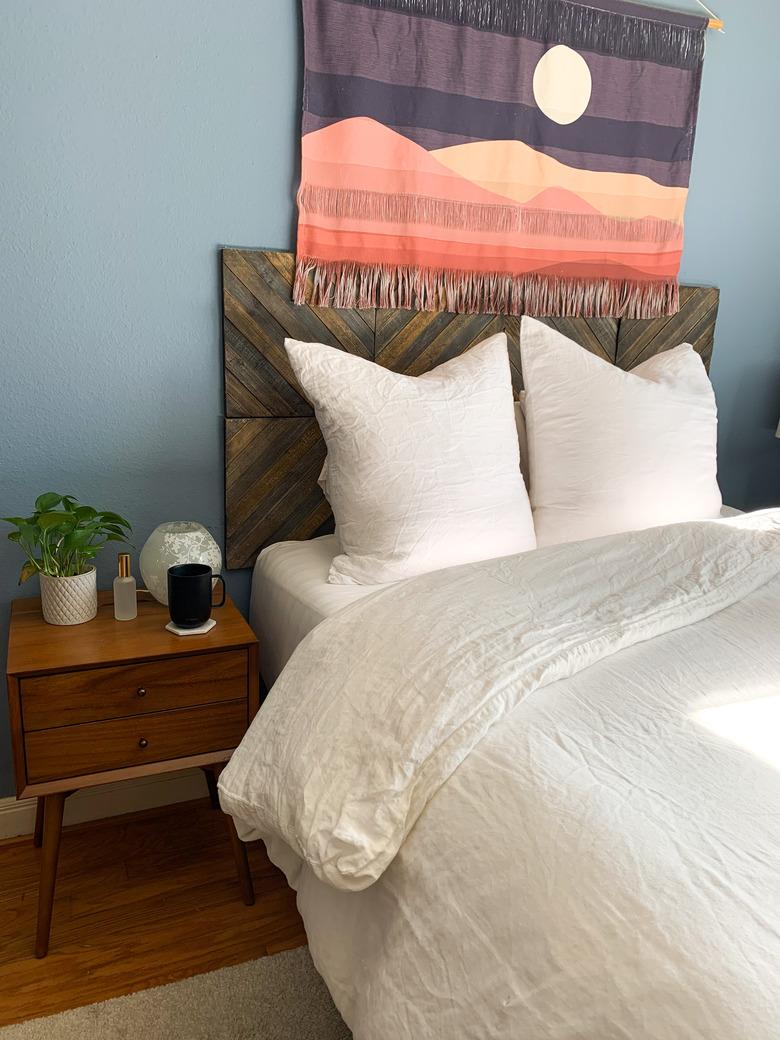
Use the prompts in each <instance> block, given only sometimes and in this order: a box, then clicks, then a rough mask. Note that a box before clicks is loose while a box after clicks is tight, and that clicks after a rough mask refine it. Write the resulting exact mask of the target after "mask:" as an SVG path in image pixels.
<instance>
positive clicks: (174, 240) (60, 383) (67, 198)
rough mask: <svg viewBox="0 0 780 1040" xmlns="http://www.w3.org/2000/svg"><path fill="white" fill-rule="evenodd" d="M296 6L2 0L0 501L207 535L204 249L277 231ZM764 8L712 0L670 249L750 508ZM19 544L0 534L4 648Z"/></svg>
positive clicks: (767, 372) (283, 211)
mask: <svg viewBox="0 0 780 1040" xmlns="http://www.w3.org/2000/svg"><path fill="white" fill-rule="evenodd" d="M687 6H688V7H691V6H693V5H692V4H691V3H688V5H687ZM297 8H298V4H297V2H296V0H227V2H225V3H220V4H217V3H214V2H213V0H178V2H176V0H134V2H133V3H126V2H122V3H120V2H118V0H36V2H35V3H17V2H16V0H0V11H2V22H3V29H2V33H1V34H0V184H1V185H2V188H1V189H0V344H2V351H3V354H2V358H3V360H2V370H1V371H2V397H1V398H0V404H1V410H0V415H1V416H2V419H1V420H0V422H1V423H2V429H1V434H2V435H1V436H0V513H20V512H24V511H25V510H26V509H28V508H29V507H30V505H31V502H32V500H33V499H34V497H35V496H36V495H37V494H38V493H39V492H41V491H43V490H47V489H56V490H59V491H63V492H70V493H73V494H75V495H77V496H80V497H81V498H82V499H83V500H85V501H87V502H90V503H93V504H95V505H98V506H102V507H104V508H113V509H116V510H118V511H120V512H123V513H125V514H127V515H128V516H129V517H130V518H131V519H132V521H133V523H134V525H135V529H136V539H135V540H136V543H137V544H138V546H140V545H142V544H143V541H144V539H145V538H146V536H147V534H148V533H149V531H150V530H151V529H152V528H153V527H154V526H156V524H157V523H159V522H160V521H162V520H166V519H174V518H195V519H199V520H201V521H202V522H203V523H205V524H206V525H207V526H208V527H210V528H211V529H212V530H213V531H214V533H215V534H216V535H217V537H218V539H220V540H221V538H222V534H223V513H222V501H223V487H222V422H221V409H222V388H221V370H220V365H221V358H220V331H219V318H220V304H219V254H218V248H219V246H220V244H222V243H229V244H234V245H247V246H267V247H271V248H289V247H290V246H291V245H292V244H293V241H294V238H293V224H294V211H293V197H294V189H295V179H296V162H297V158H296V156H297V133H298V107H299V102H298V97H299V93H300V61H299V46H300V43H299V24H298V22H299V20H298V14H297ZM774 10H775V4H774V3H773V2H772V0H751V2H750V3H749V4H744V3H739V2H738V0H730V2H729V3H726V0H720V8H719V13H721V14H722V15H723V17H724V18H725V19H726V21H727V23H728V35H726V36H719V35H715V34H711V36H710V41H709V53H708V55H707V63H706V70H705V79H704V91H703V98H702V106H701V118H700V124H699V136H698V142H697V150H696V158H695V170H694V178H693V185H692V188H693V191H692V197H691V203H690V206H689V216H688V233H687V244H686V251H685V260H684V270H683V274H684V278H685V279H686V280H687V281H691V282H696V281H700V282H704V283H710V284H716V285H719V286H720V287H721V289H722V292H723V297H722V299H723V302H722V311H721V319H720V324H719V331H718V342H717V351H716V359H715V363H714V367H713V372H712V375H713V380H714V382H715V386H716V389H717V392H718V397H719V401H720V408H721V417H722V429H721V460H722V484H723V488H724V492H725V496H726V498H727V499H728V500H729V501H730V502H732V503H733V504H735V505H738V506H745V507H755V506H759V505H763V504H766V503H778V502H780V441H775V440H774V438H773V432H774V426H775V425H776V423H777V419H778V416H780V322H779V321H778V315H779V314H780V310H779V309H778V302H777V295H778V292H777V287H776V282H777V276H776V274H775V273H774V272H775V268H776V255H777V248H778V233H779V232H780V216H779V214H778V207H777V198H778V194H777V187H776V176H777V168H778V165H779V164H780V146H779V145H778V142H777V139H776V136H775V135H774V133H773V131H772V121H771V118H770V112H771V108H770V106H772V105H773V104H775V103H777V99H778V97H780V72H779V71H778V68H779V66H778V63H777V60H776V47H777V45H776V39H775V35H776V34H775V32H774V30H773V28H772V23H773V18H774ZM19 564H20V559H19V556H18V554H17V553H16V552H15V551H13V549H12V547H11V546H10V545H9V544H8V543H6V542H5V540H4V539H3V540H2V541H0V641H1V642H2V648H3V652H4V649H5V641H6V624H7V617H8V609H9V603H10V600H11V599H12V598H13V597H14V596H15V595H17V594H18V593H17V589H16V584H15V576H16V573H17V570H18V567H19ZM112 569H113V556H111V557H109V556H108V554H107V558H106V560H105V561H104V563H103V564H102V566H101V580H102V582H103V583H104V584H106V583H107V582H108V580H109V579H110V577H111V576H112ZM231 586H232V591H233V594H234V595H235V596H236V598H237V599H238V601H239V602H240V603H241V604H242V605H245V604H246V600H247V589H248V579H247V576H246V574H237V575H233V576H232V579H231ZM36 592H37V590H36V588H35V587H34V586H33V584H32V583H31V584H30V585H29V586H27V587H26V588H25V590H24V593H25V594H28V595H32V594H35V593H36ZM11 790H12V784H11V766H10V747H9V745H8V743H7V722H6V716H5V701H4V699H2V700H0V795H3V794H9V793H11Z"/></svg>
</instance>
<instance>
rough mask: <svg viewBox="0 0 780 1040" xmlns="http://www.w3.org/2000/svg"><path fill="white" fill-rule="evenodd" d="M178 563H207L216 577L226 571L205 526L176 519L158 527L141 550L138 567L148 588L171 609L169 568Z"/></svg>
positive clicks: (218, 551)
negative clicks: (169, 602)
mask: <svg viewBox="0 0 780 1040" xmlns="http://www.w3.org/2000/svg"><path fill="white" fill-rule="evenodd" d="M178 563H204V564H206V566H208V567H211V569H212V571H213V572H214V574H219V572H220V571H221V570H222V553H221V552H220V549H219V546H218V545H217V543H216V542H215V541H214V539H213V538H212V536H211V534H210V533H209V532H208V531H207V530H206V528H205V527H204V526H203V524H199V523H197V522H196V521H194V520H172V521H170V522H169V523H167V524H160V526H159V527H156V528H155V529H154V530H153V531H152V533H151V534H150V535H149V538H148V539H147V541H146V545H144V547H143V549H142V550H141V556H140V558H139V560H138V564H139V566H140V568H141V577H142V578H143V579H144V583H145V585H146V587H147V589H148V590H149V591H150V592H151V594H152V595H153V596H154V598H155V599H156V600H157V602H158V603H162V604H163V605H164V606H166V607H167V606H168V568H169V567H175V566H176V564H178Z"/></svg>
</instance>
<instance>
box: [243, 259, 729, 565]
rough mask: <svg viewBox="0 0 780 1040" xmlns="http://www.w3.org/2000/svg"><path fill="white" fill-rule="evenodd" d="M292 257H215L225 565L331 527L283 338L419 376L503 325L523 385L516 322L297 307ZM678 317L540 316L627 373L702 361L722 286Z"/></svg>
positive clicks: (695, 291)
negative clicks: (691, 353) (218, 264)
mask: <svg viewBox="0 0 780 1040" xmlns="http://www.w3.org/2000/svg"><path fill="white" fill-rule="evenodd" d="M294 264H295V261H294V257H293V255H292V254H291V253H284V252H274V251H267V250H248V249H225V250H223V254H222V279H223V301H224V304H223V307H224V313H223V329H224V362H225V416H226V419H225V511H226V528H227V565H228V567H230V568H238V567H249V566H251V565H252V563H253V562H254V560H255V557H256V556H257V554H258V552H259V551H260V550H261V549H262V548H263V547H264V546H265V545H269V544H270V543H271V542H276V541H282V540H284V539H301V538H311V537H314V536H316V535H318V534H325V533H326V532H328V531H330V530H332V529H333V517H332V515H331V512H330V507H329V506H328V503H327V502H326V500H325V498H324V497H323V495H322V492H321V491H320V488H319V486H318V484H317V477H318V476H319V473H320V470H321V468H322V464H323V462H324V460H325V445H324V442H323V440H322V436H321V434H320V431H319V427H318V426H317V422H316V420H315V419H314V416H313V412H312V408H311V405H310V404H309V402H308V401H307V400H306V398H305V396H304V395H303V392H302V391H301V388H300V387H299V386H298V385H297V383H296V380H295V377H294V376H293V373H292V370H291V368H290V366H289V364H288V363H287V357H286V354H285V352H284V339H285V337H288V336H289V337H291V338H293V339H301V340H306V341H313V342H318V343H327V344H329V345H330V346H333V347H337V348H339V349H341V350H345V351H348V352H349V353H351V354H355V355H356V356H358V357H364V358H367V359H368V360H375V361H376V362H377V363H378V364H380V365H384V366H385V367H387V368H389V369H391V370H392V371H394V372H403V373H405V374H407V375H420V374H421V373H423V372H428V371H430V369H432V368H435V367H436V366H437V365H440V364H442V363H443V362H445V361H448V360H450V359H451V358H454V357H457V356H458V355H460V354H462V353H464V352H465V351H467V350H469V349H470V348H471V347H472V346H474V345H475V344H476V343H479V342H480V341H481V340H483V339H485V337H486V336H490V335H493V334H494V333H496V332H506V334H507V339H508V342H509V357H510V363H511V366H512V381H513V386H514V390H515V394H517V393H518V392H519V391H520V390H521V389H522V385H523V383H522V369H521V363H520V319H519V318H516V317H504V316H498V315H490V314H477V315H470V314H449V313H443V312H442V313H428V312H421V311H403V310H377V311H357V310H336V309H322V308H314V307H307V306H305V307H296V306H294V305H293V303H292V300H291V290H292V282H293V273H294ZM681 292H682V306H681V311H680V314H679V315H676V316H675V317H673V318H661V319H658V320H656V321H649V322H645V321H622V322H618V321H617V320H614V319H610V318H545V319H543V320H544V321H545V322H546V324H548V325H550V326H551V327H553V328H556V329H558V330H559V331H560V332H562V333H563V334H564V335H565V336H568V337H569V338H570V339H573V340H575V341H576V342H577V343H579V344H581V346H583V347H584V348H585V349H586V350H590V351H591V352H592V353H594V354H596V355H597V356H598V357H601V358H602V359H603V360H604V361H608V362H610V363H611V364H617V365H619V366H620V367H621V368H624V369H631V368H633V367H634V366H635V365H638V364H640V363H641V362H642V361H644V360H646V359H647V358H648V357H651V356H652V355H653V354H657V353H660V352H661V351H662V350H668V349H669V348H670V347H673V346H677V344H678V343H683V342H691V343H693V345H694V346H695V347H696V349H697V350H698V351H699V353H700V354H701V355H702V357H703V359H704V361H705V363H706V364H709V360H710V357H711V355H712V341H713V335H714V329H715V319H716V317H717V311H718V290H717V289H700V288H683V289H682V291H681Z"/></svg>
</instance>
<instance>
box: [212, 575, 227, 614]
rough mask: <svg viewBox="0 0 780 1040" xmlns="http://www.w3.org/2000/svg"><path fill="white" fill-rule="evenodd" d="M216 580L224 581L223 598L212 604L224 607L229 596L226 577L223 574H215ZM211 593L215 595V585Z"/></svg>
mask: <svg viewBox="0 0 780 1040" xmlns="http://www.w3.org/2000/svg"><path fill="white" fill-rule="evenodd" d="M214 581H221V582H222V599H221V600H220V601H219V603H212V604H211V605H212V607H224V606H225V599H226V598H227V590H226V589H225V579H224V578H223V577H222V575H221V574H215V575H214ZM211 595H212V596H213V595H214V589H213V586H212V590H211Z"/></svg>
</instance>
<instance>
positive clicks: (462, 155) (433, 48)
mask: <svg viewBox="0 0 780 1040" xmlns="http://www.w3.org/2000/svg"><path fill="white" fill-rule="evenodd" d="M303 11H304V40H305V59H306V60H305V64H306V69H305V80H304V115H303V145H302V175H301V187H300V191H299V193H298V206H299V225H298V247H297V253H298V257H297V271H296V281H295V288H294V298H295V301H296V302H297V303H303V302H309V303H312V304H314V305H317V306H335V307H366V308H371V307H401V308H410V309H414V310H448V311H457V312H461V313H479V312H485V313H497V314H520V313H527V314H536V315H566V316H586V317H587V316H612V317H629V318H653V317H658V316H660V315H665V314H673V313H675V312H676V311H677V309H678V307H679V294H678V281H677V276H678V272H679V267H680V256H681V252H682V245H683V216H684V211H685V203H686V198H687V194H688V181H689V176H690V167H691V156H692V152H693V141H694V134H695V127H696V115H697V108H698V100H699V89H700V83H701V71H702V62H703V57H704V36H705V31H706V25H707V19H706V18H700V17H698V16H696V15H690V14H678V13H675V12H672V11H667V10H664V9H660V8H655V7H648V6H646V5H643V4H642V5H640V4H635V3H627V2H624V0H600V2H599V3H598V5H597V6H596V5H590V4H586V3H574V2H571V0H303Z"/></svg>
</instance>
